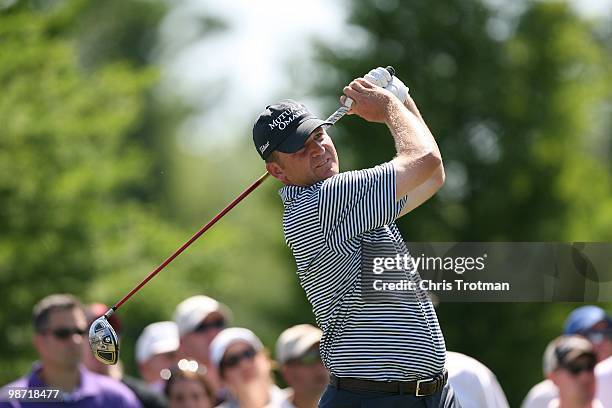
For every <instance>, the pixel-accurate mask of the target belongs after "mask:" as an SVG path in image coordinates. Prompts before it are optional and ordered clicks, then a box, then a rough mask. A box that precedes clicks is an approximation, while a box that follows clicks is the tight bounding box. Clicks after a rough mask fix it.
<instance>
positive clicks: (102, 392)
mask: <svg viewBox="0 0 612 408" xmlns="http://www.w3.org/2000/svg"><path fill="white" fill-rule="evenodd" d="M33 323H34V332H35V335H34V346H35V348H36V351H37V352H38V355H39V356H40V362H39V363H37V364H35V365H34V367H33V369H32V371H31V372H30V374H28V375H27V376H25V377H23V378H20V379H19V380H17V381H15V382H13V383H11V384H9V385H7V387H27V388H51V389H59V390H61V391H62V393H61V398H62V399H63V401H64V402H55V403H50V402H40V403H27V404H25V405H22V404H21V403H20V402H18V401H15V400H12V401H10V402H2V403H0V407H3V408H4V407H21V406H28V407H44V408H51V407H83V408H85V407H87V408H96V407H126V408H132V407H140V406H141V405H140V402H139V401H138V400H137V399H136V396H135V395H134V393H133V392H132V391H130V389H129V388H128V387H126V386H125V385H124V384H122V383H120V382H119V381H116V380H114V379H112V378H109V377H106V376H102V375H99V374H96V373H93V372H91V371H89V370H87V369H86V368H85V367H82V366H81V360H82V356H83V350H84V349H85V347H84V343H88V340H87V334H88V327H87V318H86V316H85V311H84V308H83V306H82V304H81V303H80V302H79V300H78V299H77V298H76V297H74V296H72V295H68V294H55V295H50V296H47V297H45V298H44V299H42V300H41V301H40V302H38V303H37V304H36V306H34V313H33Z"/></svg>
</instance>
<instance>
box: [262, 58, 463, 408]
mask: <svg viewBox="0 0 612 408" xmlns="http://www.w3.org/2000/svg"><path fill="white" fill-rule="evenodd" d="M347 98H350V99H351V100H352V106H351V109H350V110H349V112H348V113H349V114H355V115H358V116H359V117H361V118H363V119H365V120H367V121H369V122H378V123H384V124H386V125H387V127H388V128H389V131H390V133H391V136H392V137H393V138H394V140H395V149H396V156H395V158H393V159H392V160H391V161H389V162H387V163H383V164H381V165H378V166H376V167H373V168H369V169H364V170H359V171H348V172H343V173H340V172H339V163H338V155H337V153H336V149H335V147H334V143H333V142H332V140H331V138H330V137H329V135H328V134H327V131H326V128H327V125H329V124H328V123H326V122H325V121H323V120H320V119H318V118H317V117H315V116H314V115H313V114H312V113H310V112H309V110H308V109H307V108H306V107H305V106H304V105H303V104H300V103H298V102H296V101H293V100H283V101H280V102H279V103H277V104H275V105H270V106H268V107H267V108H266V109H265V110H264V111H263V113H261V114H260V116H259V118H258V119H257V121H256V123H255V125H254V127H253V141H254V143H255V147H256V149H257V151H258V153H259V155H260V156H261V157H262V159H264V160H265V161H266V168H267V170H268V172H269V173H270V174H271V175H272V176H274V177H275V178H277V179H278V180H280V181H281V182H282V183H283V184H285V186H284V187H283V188H281V190H280V195H281V198H282V200H283V203H284V216H283V229H284V234H285V239H286V241H287V244H288V246H289V248H290V249H291V250H292V252H293V255H294V257H295V261H296V263H297V274H298V277H299V280H300V284H301V285H302V287H303V288H304V290H305V292H306V295H307V297H308V300H309V301H310V303H311V304H312V307H313V311H314V313H315V316H316V319H317V323H318V325H319V326H320V328H321V329H322V330H323V337H322V339H321V349H320V351H321V358H322V360H323V362H324V364H325V366H326V367H327V368H328V369H329V371H330V372H331V380H330V384H329V385H328V387H327V389H326V390H325V393H324V394H323V396H322V397H321V400H320V402H319V406H320V407H334V406H342V407H370V406H371V407H383V408H384V407H395V406H402V407H438V406H439V407H458V406H459V404H458V403H457V402H456V401H455V398H454V395H453V392H452V390H451V389H450V387H449V385H448V384H447V374H446V372H445V370H444V363H445V355H446V351H445V344H444V337H443V335H442V332H441V330H440V326H439V324H438V320H437V317H436V313H435V311H434V308H433V305H432V304H431V302H430V300H429V298H428V296H427V294H426V293H424V292H420V291H418V290H417V291H415V290H412V291H405V292H401V293H394V294H392V295H389V296H382V297H381V298H380V299H369V298H367V297H365V296H363V293H364V292H363V291H362V283H363V282H362V276H363V275H362V255H363V254H364V253H368V252H371V251H379V250H380V248H394V251H395V252H396V253H397V254H406V253H407V250H406V247H405V244H404V242H403V240H402V237H401V235H400V233H399V230H398V229H397V227H396V225H395V223H394V221H395V220H396V219H397V218H399V217H401V216H403V215H404V214H406V213H408V212H410V211H411V210H413V209H414V208H416V207H418V206H419V205H421V204H422V203H424V202H425V201H426V200H427V199H429V198H430V197H431V196H433V194H435V192H436V191H437V190H439V189H440V188H441V186H442V185H443V183H444V169H443V166H442V159H441V155H440V151H439V150H438V146H437V144H436V141H435V140H434V138H433V136H432V134H431V133H430V131H429V130H428V128H427V126H426V124H425V122H424V121H423V118H422V117H421V115H420V113H419V111H418V109H417V107H416V105H415V103H414V101H413V100H412V98H411V97H410V96H409V94H408V89H407V88H406V86H405V85H404V84H403V83H402V82H401V81H400V80H399V79H398V78H396V77H391V75H390V74H389V73H388V72H387V71H386V70H385V69H383V68H377V69H374V70H372V71H370V72H369V73H368V74H367V75H366V76H365V77H364V78H357V79H355V80H353V81H352V82H351V83H350V84H349V85H348V86H346V87H345V88H344V95H343V96H342V97H341V98H340V102H341V103H343V104H347V103H348V101H347ZM369 142H370V143H372V144H375V143H377V141H376V140H375V139H370V140H369ZM403 273H404V274H405V275H406V277H409V275H411V274H412V275H415V274H416V275H417V276H418V273H415V271H413V270H405V271H403ZM412 279H414V278H412Z"/></svg>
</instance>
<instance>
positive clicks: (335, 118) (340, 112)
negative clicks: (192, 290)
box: [104, 66, 395, 319]
mask: <svg viewBox="0 0 612 408" xmlns="http://www.w3.org/2000/svg"><path fill="white" fill-rule="evenodd" d="M387 70H388V71H389V73H390V74H391V76H393V75H395V70H394V69H393V67H391V66H388V67H387ZM351 103H352V101H351V102H350V103H348V102H347V103H346V105H344V106H340V107H339V108H338V109H336V111H335V112H334V113H332V114H331V115H330V116H329V117H328V118H327V120H326V121H327V122H331V124H332V125H333V124H335V123H336V122H337V121H338V120H340V118H342V117H343V116H344V115H346V113H347V112H348V111H349V109H350V105H351ZM269 175H270V173H267V172H266V173H264V174H263V175H262V176H261V177H259V178H258V179H257V180H256V181H255V182H254V183H253V184H251V185H250V186H249V187H248V188H247V189H246V190H244V191H243V192H242V193H241V194H240V195H239V196H238V197H236V198H235V199H234V201H232V202H231V203H229V205H228V206H227V207H225V208H224V209H223V210H222V211H221V212H220V213H219V214H217V215H216V216H215V217H214V218H213V219H212V220H210V221H209V222H208V223H207V224H206V225H204V226H203V227H202V228H201V229H200V230H199V231H198V232H196V233H195V234H194V235H193V236H192V237H191V238H190V239H189V241H187V242H185V243H184V244H183V246H181V247H180V248H179V249H177V250H176V251H175V252H174V253H173V254H172V255H170V256H169V257H168V258H167V259H166V260H165V261H164V262H162V263H161V265H159V266H158V267H157V268H155V270H154V271H153V272H151V273H149V274H148V275H147V277H146V278H144V279H143V280H142V282H140V283H139V284H138V285H137V286H136V287H135V288H134V289H132V290H131V291H130V293H128V294H127V295H125V296H124V297H123V299H121V300H120V301H119V302H117V304H115V305H114V306H113V307H111V308H110V309H109V310H108V311H107V312H106V313H105V314H104V316H106V318H107V319H108V318H109V317H110V316H111V315H112V314H113V313H114V312H115V311H116V310H117V309H119V308H120V307H121V305H123V304H124V303H125V302H126V301H127V300H128V299H129V298H131V297H132V295H134V293H136V292H138V291H139V290H140V288H142V287H143V286H144V285H146V284H147V282H149V281H150V280H151V279H153V277H154V276H155V275H157V274H158V273H159V272H160V271H161V270H162V269H164V268H165V267H166V266H167V265H168V264H169V263H170V262H172V261H173V260H174V258H176V257H177V256H179V255H180V254H181V253H182V252H183V251H184V250H185V249H187V248H188V247H189V246H190V245H191V244H193V242H194V241H195V240H196V239H198V238H199V237H200V236H201V235H202V234H203V233H204V232H206V230H208V229H209V228H210V227H212V226H213V225H214V224H215V223H216V222H217V221H219V219H221V217H223V216H224V215H225V214H227V212H228V211H230V210H231V209H232V208H234V207H235V206H236V205H237V204H238V203H239V202H240V201H242V200H243V199H244V198H245V197H246V196H248V195H249V194H250V193H251V192H252V191H253V190H255V189H256V188H257V187H259V185H260V184H261V183H263V181H264V180H265V179H266V178H267V177H268V176H269Z"/></svg>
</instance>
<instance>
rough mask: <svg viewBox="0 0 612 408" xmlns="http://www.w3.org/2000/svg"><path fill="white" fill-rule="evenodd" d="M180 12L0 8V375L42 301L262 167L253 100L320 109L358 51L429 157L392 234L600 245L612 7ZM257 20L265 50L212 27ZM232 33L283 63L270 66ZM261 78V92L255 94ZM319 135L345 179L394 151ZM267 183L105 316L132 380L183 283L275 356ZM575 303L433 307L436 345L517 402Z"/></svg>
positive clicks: (63, 3) (236, 187)
mask: <svg viewBox="0 0 612 408" xmlns="http://www.w3.org/2000/svg"><path fill="white" fill-rule="evenodd" d="M194 3H198V2H187V1H177V2H166V1H161V0H140V1H134V0H130V1H122V0H109V1H104V2H87V1H84V0H30V1H16V0H0V327H1V328H2V329H1V331H0V345H1V346H0V383H6V382H8V381H10V380H12V379H14V378H16V377H18V376H21V375H23V374H25V373H26V372H27V371H28V370H29V367H30V364H31V362H32V361H33V360H34V359H35V358H36V355H35V352H34V349H33V347H32V346H31V336H32V330H31V327H30V326H31V324H30V315H31V310H32V306H33V305H34V304H35V303H36V301H37V300H39V299H40V298H42V297H43V296H45V295H47V294H51V293H56V292H71V293H75V294H77V295H78V296H79V297H80V298H81V299H83V301H85V302H93V301H101V302H105V303H107V304H112V303H114V302H116V301H117V300H118V299H119V298H120V297H122V296H123V295H124V294H125V293H127V291H128V290H129V289H131V288H132V287H133V286H134V285H135V284H136V283H137V282H139V281H140V280H141V279H142V278H143V277H144V276H145V275H146V274H147V273H148V272H149V271H151V270H152V269H153V268H154V267H155V266H156V265H158V264H159V263H160V262H161V261H162V260H163V259H164V258H165V257H166V256H167V255H169V254H170V253H171V252H172V251H173V250H174V249H175V248H177V247H178V246H179V245H180V244H181V243H183V242H184V241H185V240H186V239H187V238H188V237H189V236H190V235H191V234H192V233H193V232H195V231H196V230H197V229H198V228H199V227H200V226H201V225H202V224H203V223H204V222H206V221H207V220H208V219H210V218H211V217H212V216H213V215H214V214H216V213H217V212H218V211H219V210H220V209H221V208H222V207H223V206H224V205H225V204H226V203H227V202H229V201H230V200H231V199H232V198H233V197H235V196H236V195H237V194H238V193H239V192H240V191H241V190H242V189H243V188H244V187H246V186H247V185H248V184H249V183H250V182H251V181H252V180H254V179H255V178H256V177H257V176H259V175H260V174H262V173H263V171H264V166H263V164H262V163H261V161H260V160H259V158H258V156H257V155H256V153H255V152H254V151H253V148H252V146H251V137H250V130H251V126H252V123H253V121H254V119H255V118H256V116H257V114H258V112H259V111H261V110H262V109H263V107H264V106H265V105H266V104H267V103H271V102H274V101H275V100H276V99H279V98H281V97H292V98H295V99H301V100H306V101H310V102H312V103H313V106H315V107H316V110H317V111H318V113H319V115H320V116H326V115H327V114H329V113H331V112H332V111H333V110H334V109H335V107H336V106H337V97H338V96H339V95H340V92H341V89H342V86H344V84H346V83H348V82H349V81H350V80H351V79H352V78H354V77H357V76H360V75H363V74H364V73H366V72H367V71H368V70H370V69H371V68H373V67H376V66H381V65H382V66H385V65H388V64H391V65H393V66H394V67H395V69H396V71H397V73H398V76H399V77H400V78H402V79H403V80H404V81H405V82H406V83H407V84H408V85H409V86H410V88H411V94H412V96H413V98H414V99H415V100H416V102H417V104H418V105H419V107H420V110H421V112H422V114H423V116H424V117H425V119H426V121H427V122H428V123H429V125H430V128H431V129H432V131H433V133H434V135H435V136H436V138H437V140H438V141H439V144H440V147H441V150H442V154H443V157H444V161H445V166H446V169H447V171H446V172H447V182H446V185H445V187H444V188H443V190H442V191H440V193H439V194H438V195H437V196H436V197H435V198H434V199H433V200H431V201H429V202H428V203H427V204H425V205H424V206H422V207H421V208H419V209H417V210H415V211H414V212H413V213H411V215H409V216H407V217H404V218H402V219H401V220H400V222H399V226H400V229H401V230H402V232H403V235H404V238H405V239H407V240H410V241H607V242H609V241H612V173H611V170H612V168H611V161H610V155H611V154H612V143H611V142H612V102H611V100H612V64H611V62H612V20H611V19H610V17H609V16H610V15H611V14H612V13H607V14H605V15H601V16H597V15H595V16H593V15H585V14H583V13H580V12H578V11H577V9H576V7H574V6H575V4H574V3H576V2H573V3H572V4H569V3H565V2H550V1H538V2H528V1H513V2H508V3H511V4H506V3H504V2H495V1H491V0H490V1H484V0H445V1H441V2H432V1H427V0H413V1H410V2H408V1H405V2H400V1H398V0H395V1H393V0H367V1H360V2H339V1H337V2H329V6H328V7H329V8H330V9H329V10H330V13H331V12H332V9H333V10H335V11H334V12H335V13H340V14H341V15H342V24H341V25H338V26H335V27H330V26H332V25H333V20H330V19H329V18H325V14H326V13H314V14H313V13H307V12H304V13H303V14H304V16H303V17H304V19H305V21H306V23H304V24H306V25H310V26H312V27H313V30H312V32H315V33H316V32H317V31H321V32H322V33H324V34H325V35H306V36H302V37H300V38H299V39H296V40H295V41H294V42H293V43H292V41H293V38H289V37H287V34H285V33H284V32H283V31H281V30H282V28H283V27H284V25H283V24H280V23H281V22H282V21H281V22H279V25H278V26H274V25H273V26H270V25H269V24H267V23H266V22H265V21H263V20H262V19H261V16H262V15H265V14H266V13H268V12H270V13H271V12H272V11H271V10H272V8H274V7H280V6H278V3H270V4H268V3H267V2H261V3H258V6H257V9H258V12H257V13H254V12H253V9H254V7H253V6H252V5H250V6H248V7H247V5H246V3H245V2H242V3H240V2H238V3H237V4H233V5H232V6H231V7H230V6H228V7H229V8H231V10H230V14H231V16H232V18H231V19H230V18H227V17H224V15H223V14H222V13H219V12H218V11H219V5H217V7H213V4H212V2H203V3H202V4H200V7H194ZM289 3H290V2H289ZM326 4H327V3H326ZM286 7H288V8H287V10H290V7H293V6H292V5H291V4H289V5H288V6H286ZM295 7H296V9H295V12H293V14H296V13H297V14H299V13H298V12H299V10H298V9H297V7H298V6H297V5H296V6H295ZM611 7H612V6H611ZM241 8H244V9H248V10H249V12H246V11H244V10H243V11H242V12H241ZM339 10H340V11H339ZM276 11H277V12H278V10H276ZM225 16H227V14H225ZM330 21H331V22H330ZM264 24H266V25H267V26H266V30H268V31H269V32H272V33H273V34H274V35H275V38H276V40H278V43H276V41H271V42H267V43H265V44H262V43H257V41H258V40H257V38H254V39H253V41H254V43H252V44H251V43H245V42H244V41H243V40H239V41H238V43H236V42H234V43H226V42H225V41H226V39H227V38H228V37H227V35H228V34H231V33H232V32H235V31H238V30H240V29H241V28H244V27H246V26H249V27H252V28H253V27H254V30H256V31H257V30H263V25H264ZM289 24H292V23H291V21H290V22H289ZM285 25H286V24H285ZM179 28H182V30H179ZM330 28H333V30H330ZM275 30H278V33H275V32H274V31H275ZM241 41H242V42H241ZM207 47H208V48H207ZM249 47H251V48H253V49H254V50H258V49H267V48H270V49H274V48H275V47H279V48H283V47H284V48H290V49H291V51H293V54H291V56H290V57H288V58H286V59H284V60H283V61H284V62H283V64H282V66H276V67H275V71H274V72H271V71H268V70H265V69H264V68H262V64H261V62H262V60H263V59H266V58H267V56H266V55H261V56H260V58H261V59H258V57H257V54H256V53H250V54H247V53H245V52H246V51H245V50H247V49H249ZM198 50H199V51H198ZM302 50H303V52H301V51H302ZM190 52H191V54H192V55H196V54H198V52H199V54H198V55H199V57H197V58H192V59H189V58H187V57H186V55H189V54H190ZM224 64H225V65H224ZM229 64H231V66H230V65H229ZM230 68H233V69H234V70H233V71H232V70H230ZM236 69H238V70H239V71H236ZM235 72H242V73H246V74H248V76H247V77H242V76H241V75H236V74H233V73H235ZM279 72H280V73H281V75H278V73H279ZM246 74H245V75H246ZM232 75H233V79H232V78H231V77H232ZM236 76H238V77H239V78H238V79H243V80H244V81H246V82H248V85H249V86H250V87H246V85H245V88H244V92H241V91H240V89H238V90H237V91H236V90H235V83H236ZM181 78H182V80H181ZM189 78H192V82H190V81H189V80H188V79H189ZM232 81H233V82H232ZM272 83H274V84H275V87H274V88H273V89H272V88H271V89H270V90H269V92H268V93H266V94H262V93H261V92H259V91H258V88H257V87H256V86H252V85H259V86H260V88H261V87H265V86H267V85H268V84H272ZM230 84H234V85H232V86H233V87H232V88H230ZM238 87H240V85H239V86H238ZM230 92H231V95H233V98H234V99H232V98H228V94H229V93H230ZM221 101H223V103H221ZM211 124H212V125H211ZM330 133H331V134H332V136H333V137H334V138H335V140H336V144H337V147H338V150H339V153H340V159H341V164H342V168H343V170H347V169H353V168H364V167H367V166H372V165H374V164H378V163H380V162H383V161H386V160H389V159H390V158H391V157H392V155H393V144H392V139H391V138H390V137H389V136H388V135H387V131H386V129H385V128H384V126H381V125H374V124H369V123H365V122H363V121H361V120H359V119H357V118H354V117H347V118H345V119H343V120H342V121H341V122H339V123H338V125H337V126H335V127H334V129H333V130H331V132H330ZM279 187H280V185H279V183H278V182H276V181H272V180H270V181H268V182H266V183H265V184H264V186H263V187H261V188H260V189H258V190H257V191H256V192H255V193H253V194H252V196H250V197H249V198H248V199H247V200H246V201H245V202H243V203H242V204H240V206H239V207H237V208H236V209H235V210H233V211H232V212H231V213H230V214H229V215H227V216H226V217H225V218H224V219H223V220H222V221H221V222H220V223H219V224H217V225H216V226H215V227H214V228H213V229H212V230H211V231H209V232H208V233H206V236H205V237H204V238H203V239H201V240H199V241H198V242H196V243H195V244H194V245H193V246H192V247H191V248H190V249H189V250H188V252H186V253H185V254H183V255H182V256H181V257H179V258H178V259H177V260H176V261H175V262H174V263H173V264H172V265H171V266H170V267H168V268H167V269H166V270H164V271H163V273H161V274H160V275H159V276H158V277H156V278H155V280H153V281H152V282H151V283H149V284H148V285H147V286H146V287H145V288H144V289H142V290H141V291H140V292H139V293H138V294H137V295H135V296H134V297H133V298H132V299H131V300H130V302H128V303H127V304H126V305H125V306H124V307H123V308H122V309H121V311H120V312H119V315H120V317H121V318H122V320H123V325H124V331H123V354H122V359H123V361H124V363H125V365H126V368H127V371H128V373H130V374H136V368H135V363H134V359H133V344H134V342H135V340H136V338H137V336H138V334H139V333H140V331H141V330H142V328H143V327H144V326H145V325H147V324H148V323H151V322H153V321H158V320H168V319H170V318H171V314H172V312H173V310H174V307H175V305H176V304H177V303H178V302H179V301H181V300H183V299H184V298H186V297H188V296H190V295H194V294H200V293H204V294H208V295H210V296H213V297H215V298H218V299H219V300H221V301H223V302H225V303H226V304H228V305H229V306H230V307H231V308H232V309H233V311H234V315H235V321H234V323H235V324H236V325H242V326H246V327H249V328H251V329H253V330H254V331H255V332H256V333H257V334H258V335H259V336H260V337H261V338H262V339H263V340H264V342H265V343H266V344H267V345H268V346H269V347H270V348H272V346H273V344H274V341H275V339H276V337H277V336H278V334H279V333H280V332H281V331H282V330H283V329H284V328H286V327H288V326H289V325H292V324H296V323H302V322H313V321H314V319H313V316H312V313H311V311H310V307H309V305H308V303H307V302H306V299H305V296H304V294H303V291H302V290H301V288H300V287H299V285H298V283H297V279H296V277H295V274H294V270H295V265H294V262H293V259H292V258H291V254H290V252H289V250H288V249H287V248H286V247H285V245H284V240H283V236H282V232H281V213H282V206H281V202H280V199H279V197H278V196H277V193H276V191H277V189H278V188H279ZM576 306H577V304H571V303H564V304H559V303H556V304H551V303H540V304H443V305H440V307H439V309H438V311H439V317H440V321H441V325H442V328H443V330H444V334H445V336H446V340H447V345H448V348H449V349H451V350H455V351H461V352H464V353H467V354H469V355H471V356H473V357H476V358H477V359H479V360H481V361H482V362H484V363H485V364H487V365H488V366H489V367H490V368H491V369H492V370H493V371H494V372H495V373H496V375H497V376H498V378H499V381H500V383H501V385H502V387H503V388H504V390H505V392H506V395H507V396H508V399H509V401H510V403H511V406H518V405H519V403H520V401H521V400H522V398H523V397H524V395H525V394H526V392H527V391H528V389H529V388H530V387H531V385H533V384H535V383H536V382H538V381H540V379H541V377H542V372H541V354H542V352H543V350H544V347H545V345H546V344H547V342H548V341H550V340H551V339H552V338H553V337H555V336H556V335H558V334H559V333H560V331H561V326H562V323H563V320H564V319H565V317H566V315H567V313H568V312H569V311H570V310H572V309H573V308H574V307H576ZM601 306H602V307H604V308H606V309H607V310H608V311H611V310H612V304H609V303H608V304H601Z"/></svg>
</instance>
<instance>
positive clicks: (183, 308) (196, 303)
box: [174, 295, 231, 336]
mask: <svg viewBox="0 0 612 408" xmlns="http://www.w3.org/2000/svg"><path fill="white" fill-rule="evenodd" d="M213 312H217V313H220V314H221V316H223V317H224V318H225V319H226V320H229V319H230V317H231V312H230V310H229V308H228V307H227V306H225V305H224V304H223V303H219V302H217V301H216V300H215V299H213V298H211V297H208V296H204V295H198V296H192V297H190V298H187V299H185V300H183V301H182V302H181V303H179V304H178V306H177V307H176V310H175V311H174V322H175V323H176V325H177V326H178V330H179V335H180V336H184V335H185V334H187V333H190V332H192V331H193V330H194V329H195V328H196V327H198V325H199V324H200V323H201V322H202V320H204V319H206V317H207V316H208V315H209V314H211V313H213Z"/></svg>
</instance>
